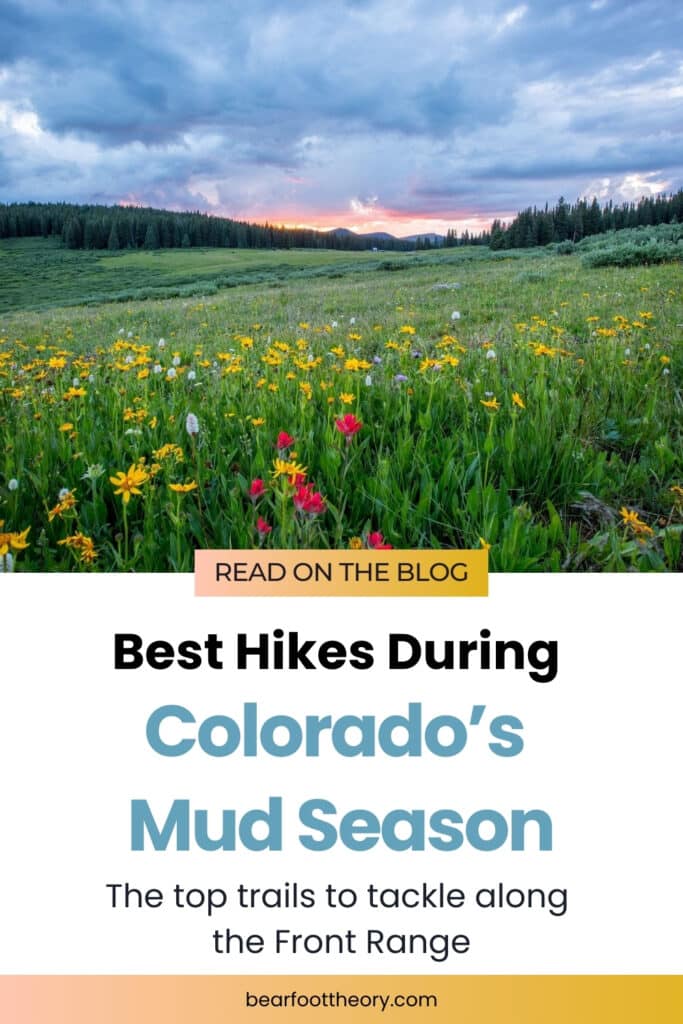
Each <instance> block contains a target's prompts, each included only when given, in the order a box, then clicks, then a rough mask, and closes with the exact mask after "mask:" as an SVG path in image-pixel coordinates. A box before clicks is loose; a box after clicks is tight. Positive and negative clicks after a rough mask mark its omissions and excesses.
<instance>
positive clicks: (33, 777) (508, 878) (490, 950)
mask: <svg viewBox="0 0 683 1024" xmlns="http://www.w3.org/2000/svg"><path fill="white" fill-rule="evenodd" d="M192 588H193V580H192V578H191V577H190V576H164V575H157V576H108V577H98V576H89V577H86V576H78V575H73V576H68V575H53V576H29V575H26V576H21V575H19V574H17V575H15V576H14V577H7V576H5V577H4V578H3V579H2V580H1V581H0V601H1V602H2V637H3V643H2V670H1V671H2V675H1V677H0V680H1V682H0V685H1V696H2V703H1V711H2V733H1V738H0V794H1V801H2V802H1V807H2V819H1V822H0V970H1V971H2V972H4V973H29V974H38V973H76V974H86V973H107V974H114V973H144V974H157V973H159V974H164V973H169V974H171V973H184V974H193V973H219V974H225V973H243V974H244V973H253V974H256V973H274V974H278V973H279V974H286V973H307V974H313V973H397V974H398V973H411V972H412V973H422V974H435V973H440V972H443V973H446V974H455V973H469V974H473V973H546V972H547V973H632V972H633V973H671V972H677V971H679V970H680V968H681V953H680V950H681V945H680V938H679V931H678V929H679V926H680V921H681V919H682V916H683V899H682V896H681V893H682V890H683V887H681V885H680V881H679V875H680V863H681V861H680V858H681V840H682V839H683V835H682V831H681V824H680V822H681V811H680V783H681V761H682V757H681V749H683V748H682V744H681V725H682V722H681V712H682V711H683V700H682V698H681V667H680V666H681V637H680V633H681V614H680V608H681V602H680V597H681V580H680V577H676V576H638V575H623V576H588V575H586V576H579V575H575V576H560V575H554V576H537V575H534V576H520V575H508V576H501V575H498V576H492V577H491V580H490V597H488V598H457V599H413V600H408V599H382V600H380V599H360V598H355V599H353V598H347V599H329V598H328V599H321V600H313V599H242V600H238V599H225V598H206V599H199V598H195V597H194V596H193V593H192ZM277 627H280V628H282V629H284V630H285V631H289V630H297V631H298V632H299V634H300V636H302V637H306V638H310V639H316V640H319V641H320V640H323V639H337V640H341V641H343V642H346V643H347V644H348V643H350V642H351V641H352V640H354V639H368V640H371V641H372V642H373V644H374V646H375V651H376V652H377V653H378V657H377V662H376V665H375V667H374V668H373V669H371V670H370V671H366V672H359V671H354V670H353V669H348V670H347V669H342V670H338V671H335V672H332V671H324V670H318V671H317V672H303V671H299V672H296V673H294V672H290V673H287V672H272V673H257V672H251V671H250V672H240V673H238V672H236V671H234V670H233V667H232V666H233V664H234V662H233V653H232V652H233V641H234V636H235V634H236V633H237V632H240V631H241V632H247V633H250V634H252V635H255V634H256V633H258V632H260V631H264V632H268V631H272V630H273V629H275V628H277ZM484 627H487V628H489V629H490V630H491V632H492V638H493V639H496V638H498V639H517V640H520V641H522V642H523V643H524V644H525V645H528V644H529V643H531V642H532V641H533V640H537V639H542V640H549V639H557V640H558V641H559V673H558V676H557V678H556V679H555V680H554V681H553V682H551V683H548V684H545V685H542V684H538V683H534V682H533V681H531V680H530V679H529V677H528V674H527V673H525V672H506V673H496V672H483V673H477V672H469V673H461V672H458V671H454V672H435V671H430V670H427V669H425V668H416V669H414V670H413V671H411V672H392V673H388V672H387V671H386V669H385V668H384V667H383V665H384V660H385V659H384V651H385V649H386V638H387V636H388V634H389V633H390V632H408V633H413V634H414V635H416V636H418V637H421V638H423V639H427V638H429V639H434V640H443V639H455V640H458V639H476V638H477V636H478V634H479V630H480V629H481V628H484ZM117 631H118V632H137V633H140V634H141V635H142V636H143V637H144V639H145V640H146V641H151V640H155V639H165V640H168V641H171V642H178V641H180V640H182V639H190V638H195V639H199V640H201V639H203V638H204V637H205V635H206V634H207V633H211V632H214V633H217V634H218V635H219V636H220V637H221V638H223V639H224V640H225V652H224V653H225V657H226V669H225V670H224V671H222V672H215V671H210V670H208V669H206V670H203V669H202V670H199V671H193V672H187V671H182V670H180V669H169V670H167V671H163V672H161V671H156V672H155V671H153V670H151V669H147V668H145V669H140V670H138V671H130V672H121V671H119V672H116V671H115V670H114V668H113V636H114V633H115V632H117ZM245 701H256V702H257V703H258V704H259V706H260V710H261V715H262V717H263V716H264V714H278V713H282V714H290V715H293V716H294V717H299V718H303V716H305V715H306V714H332V715H340V714H344V713H349V714H359V715H360V714H376V715H377V716H379V717H385V716H386V715H389V714H394V713H395V714H401V713H405V712H406V711H407V706H408V703H409V702H410V701H419V702H421V703H422V704H423V707H424V711H425V716H426V717H431V716H432V715H436V714H453V715H456V716H461V717H464V718H465V719H467V718H468V716H469V712H470V709H471V706H472V704H475V703H476V704H485V705H486V707H487V717H489V716H490V715H492V714H494V713H496V714H515V715H517V716H519V717H520V718H521V719H522V721H523V723H524V737H525V744H526V745H525V749H524V752H523V753H522V754H521V755H520V756H518V757H515V758H508V759H502V758H497V757H494V756H493V755H492V754H491V753H490V752H489V751H488V750H487V749H486V745H485V743H484V742H482V740H483V736H482V737H481V738H478V736H477V734H476V732H475V734H474V735H473V739H472V741H471V743H470V744H468V747H467V749H466V751H465V752H464V753H462V754H461V755H459V756H458V757H456V758H453V759H440V758H435V757H433V756H431V755H429V754H427V755H425V756H423V757H422V758H419V759H418V758H410V759H409V758H404V759H398V760H397V759H389V758H386V757H384V756H382V755H381V754H380V755H378V756H377V757H375V758H374V759H367V758H365V759H364V758H355V759H347V758H342V757H340V756H339V755H337V754H334V753H328V754H327V755H326V756H324V757H321V758H319V759H317V760H311V759H307V758H305V757H304V756H303V755H302V754H298V755H295V756H293V757H291V758H287V759H278V760H275V759H273V758H271V757H268V756H267V755H263V754H262V755H260V756H259V757H258V758H256V759H250V760H248V761H247V760H244V759H241V757H240V756H238V755H233V756H231V757H228V758H224V759H215V758H210V757H207V756H206V755H205V754H203V753H202V752H201V751H199V750H195V751H193V752H192V753H191V754H189V755H188V756H185V757H180V758H175V759H167V758H163V757H160V756H159V755H158V754H155V753H154V752H153V751H152V750H151V749H150V747H149V746H148V744H147V742H146V739H145V726H146V721H147V717H148V715H149V714H150V712H151V711H152V710H154V709H155V708H156V707H158V706H159V705H161V704H166V703H180V704H183V705H185V706H186V707H188V708H190V709H191V710H192V711H193V713H194V714H195V715H196V716H197V718H198V719H200V718H201V717H204V716H207V715H209V714H227V715H231V716H234V717H238V718H239V712H240V710H241V707H242V704H243V703H244V702H245ZM270 795H278V796H282V797H283V799H284V807H285V811H284V819H285V824H284V835H285V849H284V851H283V852H282V853H272V852H271V853H246V852H237V853H226V852H204V851H194V852H190V853H178V852H172V851H167V852H144V853H132V852H131V851H130V826H129V819H130V801H131V799H133V798H144V799H147V800H149V802H150V805H151V806H152V808H153V809H157V808H158V809H159V816H160V817H161V818H162V819H163V817H164V816H165V813H164V814H162V812H164V811H165V810H167V809H168V807H169V806H170V803H171V801H172V800H173V799H174V798H176V797H177V798H184V797H187V798H189V799H190V800H191V802H192V805H193V806H194V807H203V808H209V809H212V810H214V811H216V812H220V810H221V809H222V808H232V807H235V808H237V809H239V810H242V811H246V810H248V809H250V808H252V807H264V806H265V805H266V802H267V799H268V796H270ZM314 797H324V798H327V799H330V800H332V801H333V802H334V803H336V805H337V808H338V809H339V811H340V812H342V811H346V810H350V809H352V808H368V809H370V810H372V811H374V812H376V813H378V814H379V815H380V816H381V814H382V813H386V812H388V811H389V810H391V809H392V808H396V807H408V808H425V809H426V810H427V811H428V812H431V811H433V810H436V809H438V808H441V807H453V808H455V809H457V810H459V811H460V813H462V814H463V815H469V814H471V813H472V812H474V811H476V810H478V809H480V808H486V807H490V808H495V809H498V810H500V811H502V812H503V813H507V812H509V810H510V809H511V808H526V809H529V808H543V809H545V810H547V811H548V812H549V813H550V815H551V816H552V818H553V823H554V850H553V851H552V852H550V853H538V852H534V851H533V850H530V851H527V852H523V853H512V852H510V851H509V850H508V849H503V850H500V851H497V852H491V853H483V852H477V851H475V850H472V849H470V848H466V847H465V848H463V849H461V850H460V851H457V852H454V853H440V852H437V851H429V852H425V853H418V852H410V853H395V852H391V851H388V850H387V849H386V848H384V847H382V846H381V845H379V846H378V847H376V848H375V849H374V850H372V851H370V852H367V853H356V852H351V851H348V850H345V849H344V848H343V847H342V846H341V844H338V845H337V846H336V847H335V848H334V849H333V850H331V851H329V852H327V853H309V852H307V851H305V850H304V849H303V848H302V847H301V846H300V845H299V843H298V839H297V837H298V835H299V833H300V832H301V831H302V830H301V828H300V827H299V825H298V821H297V815H298V808H299V805H300V804H301V803H302V802H303V801H304V800H306V799H309V798H314ZM126 880H127V881H129V882H130V883H132V884H135V885H138V886H140V887H142V888H146V887H158V888H161V889H162V890H165V891H166V892H167V893H169V895H170V890H171V888H172V886H173V885H174V884H176V883H178V884H180V885H183V886H186V887H197V886H204V887H209V886H220V887H223V888H227V889H234V887H235V886H236V885H237V884H238V883H240V882H243V883H245V884H248V885H252V886H255V887H266V886H274V885H278V884H281V883H282V882H284V881H286V880H288V881H290V882H294V881H298V882H299V883H301V884H302V885H308V886H313V887H316V888H318V889H319V890H321V889H322V888H323V887H324V886H325V885H326V884H327V883H331V884H333V885H335V886H347V887H348V886H351V887H355V888H357V889H358V890H360V891H361V893H363V892H364V889H365V886H366V885H367V884H368V883H369V882H374V883H376V884H381V885H385V886H401V885H404V886H405V885H412V884H419V883H421V882H423V881H426V882H430V883H432V884H433V883H436V882H439V881H443V882H445V883H446V885H447V886H448V887H449V888H451V887H452V888H462V889H464V890H465V891H466V893H467V895H468V901H467V904H466V906H465V907H464V908H463V909H461V910H444V911H434V910H432V911H428V912H424V911H405V910H393V911H390V910H387V911H383V912H379V911H375V912H369V911H367V909H365V908H364V906H363V904H364V897H363V898H362V899H361V900H360V901H359V906H358V907H357V908H356V909H354V910H349V911H336V912H331V911H330V910H328V909H326V907H325V906H324V905H323V901H322V900H321V901H320V905H319V907H318V908H317V909H315V910H301V911H287V910H280V911H261V912H259V911H240V910H238V909H234V908H231V909H230V910H225V911H223V912H221V913H218V914H216V915H215V916H214V917H213V918H212V919H211V920H209V919H208V918H207V917H206V915H205V914H204V912H203V911H200V910H196V911H188V910H186V911H182V912H181V911H178V910H176V909H175V908H174V907H173V906H172V901H171V900H170V898H169V899H167V903H166V905H165V906H164V907H163V908H162V909H158V910H150V909H147V910H133V909H131V910H128V911H124V910H112V909H111V907H110V901H109V895H108V892H107V890H106V889H105V883H108V882H123V881H126ZM498 882H503V883H504V884H505V885H506V886H508V887H522V888H525V887H529V886H533V887H545V888H554V887H566V888H567V889H568V891H569V894H568V907H569V909H568V912H567V913H566V914H565V915H564V916H563V917H553V916H552V915H550V914H549V913H548V911H547V910H527V909H518V910H510V909H508V910H503V911H501V910H495V911H494V910H483V909H478V908H476V907H475V906H474V902H473V898H472V896H473V893H474V892H475V891H476V890H477V889H478V888H480V887H484V886H494V885H497V883H498ZM214 928H219V929H225V928H231V929H232V930H233V931H238V932H241V933H243V934H251V933H261V934H263V935H264V937H265V938H266V940H267V947H266V952H264V953H262V954H261V955H259V956H241V957H240V956H236V955H232V956H225V955H217V954H216V953H214V952H213V948H212V940H211V933H212V931H213V929H214ZM276 928H291V929H292V930H294V931H296V932H344V931H346V930H348V929H351V930H352V931H354V932H356V933H357V935H358V936H359V939H358V946H359V949H360V952H359V954H358V955H355V956H353V955H346V956H330V957H326V956H324V955H317V956H314V955H301V956H297V957H292V956H283V955H280V956H275V955H274V953H273V952H272V941H271V939H272V936H273V934H274V931H275V929H276ZM367 928H379V929H383V930H384V931H385V932H403V933H409V932H420V933H423V934H427V935H430V934H432V933H447V934H451V935H454V934H459V933H465V934H467V935H468V936H469V938H470V942H471V949H470V952H469V953H467V954H466V955H461V956H455V955H452V956H451V957H449V959H448V960H446V961H445V962H444V963H441V964H439V963H435V962H434V961H433V960H432V959H430V958H429V957H428V956H424V955H422V954H419V955H415V956H414V957H410V956H399V955H389V956H386V957H380V956H377V955H374V956H368V955H367V954H366V953H365V950H364V942H363V938H364V933H365V930H366V929H367Z"/></svg>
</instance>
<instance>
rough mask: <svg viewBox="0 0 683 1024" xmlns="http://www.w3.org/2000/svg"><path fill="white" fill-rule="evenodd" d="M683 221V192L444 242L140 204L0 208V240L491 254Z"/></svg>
mask: <svg viewBox="0 0 683 1024" xmlns="http://www.w3.org/2000/svg"><path fill="white" fill-rule="evenodd" d="M682 221H683V189H680V190H679V191H678V192H676V193H673V194H670V195H668V196H665V195H659V196H643V197H642V198H641V199H639V200H638V201H637V202H624V203H622V204H620V205H618V204H615V203H613V202H612V201H610V202H608V203H606V204H603V205H600V203H599V202H598V200H597V199H596V198H593V200H592V201H591V202H589V201H588V200H587V199H579V200H577V202H575V203H573V204H570V203H568V202H567V201H566V200H565V199H564V197H561V198H560V199H559V200H558V202H557V203H556V205H555V206H554V207H552V208H550V207H549V206H548V205H547V204H546V206H545V207H544V208H543V209H539V208H538V207H535V206H534V207H528V208H527V209H526V210H522V211H521V212H520V213H518V214H517V215H516V217H515V218H514V219H513V220H512V221H511V222H510V223H509V224H506V223H503V222H502V221H501V220H499V219H496V220H494V221H493V223H492V224H491V227H490V229H489V230H488V231H482V232H480V233H479V234H472V233H470V232H469V231H465V232H464V233H463V234H462V235H460V236H458V233H457V231H456V230H455V229H454V228H450V229H449V230H448V232H447V233H446V235H445V237H444V238H443V240H439V239H438V238H437V239H436V240H432V238H430V237H427V236H425V237H423V238H417V239H416V240H415V239H411V240H408V239H400V238H389V237H387V236H386V235H382V236H381V237H374V236H373V235H356V234H354V233H353V232H348V231H339V232H335V231H313V230H312V229H309V228H287V227H276V226H275V225H272V224H267V223H266V224H253V223H250V222H248V221H239V220H232V219H230V218H228V217H214V216H213V215H210V214H206V213H173V212H171V211H169V210H155V209H152V208H142V207H137V206H98V205H91V206H87V205H76V204H71V203H6V204H0V238H30V237H43V238H54V237H56V238H58V239H60V240H61V241H62V242H63V244H64V245H66V246H67V247H68V248H69V249H108V250H109V251H110V252H116V251H117V250H120V249H150V250H151V249H179V248H188V249H189V248H197V247H203V248H209V247H218V248H231V249H342V250H362V249H382V250H390V251H408V250H412V249H418V250H422V249H432V248H440V247H442V246H443V247H445V248H453V247H455V246H469V245H489V246H490V247H491V248H492V249H525V248H532V247H535V246H543V245H548V244H550V243H552V242H560V243H561V242H580V241H581V239H582V238H586V237H588V236H589V235H598V234H603V233H605V232H607V231H618V230H619V229H621V228H636V227H648V226H651V225H657V224H670V223H681V222H682Z"/></svg>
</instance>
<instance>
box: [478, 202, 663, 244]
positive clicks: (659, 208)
mask: <svg viewBox="0 0 683 1024" xmlns="http://www.w3.org/2000/svg"><path fill="white" fill-rule="evenodd" d="M681 221H683V189H679V191H678V192H676V193H675V194H671V195H668V196H665V195H659V196H643V197H642V198H641V199H639V200H638V202H625V203H622V204H620V205H616V204H615V203H613V202H611V201H610V202H608V203H606V204H604V205H603V206H601V205H600V203H599V202H598V200H597V199H596V198H593V200H592V201H591V202H588V200H587V199H579V200H578V201H577V202H576V203H574V204H571V205H570V204H569V203H568V202H567V201H566V200H565V199H564V197H560V199H559V200H558V202H557V204H556V205H555V206H554V207H553V208H552V209H549V208H548V206H547V205H546V206H545V208H544V209H542V210H539V209H538V208H537V207H535V206H534V207H533V208H532V207H529V208H528V209H526V210H522V212H521V213H518V214H517V216H516V217H515V218H514V220H512V221H511V222H510V224H503V223H502V222H501V221H500V220H494V221H493V223H492V224H491V230H490V233H489V240H488V244H489V245H490V246H491V248H492V249H528V248H531V247H533V246H538V245H548V244H550V243H551V242H580V241H581V239H582V238H587V237H588V236H589V235H600V234H604V233H605V232H607V231H619V230H621V229H622V228H639V227H650V226H653V225H656V224H672V223H680V222H681Z"/></svg>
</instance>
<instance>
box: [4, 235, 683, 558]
mask: <svg viewBox="0 0 683 1024" xmlns="http://www.w3.org/2000/svg"><path fill="white" fill-rule="evenodd" d="M166 258H167V259H169V258H171V257H170V256H167V257H166ZM183 259H184V260H187V259H188V256H187V255H186V254H184V255H183ZM272 259H273V261H276V260H277V259H278V256H277V255H276V254H273V256H272ZM348 259H352V257H349V258H348ZM58 302H59V297H58V296H56V297H55V303H56V304H57V305H56V306H55V308H51V309H48V308H44V309H42V310H41V311H38V312H23V313H22V312H12V313H7V314H5V315H4V316H2V315H0V432H1V435H2V440H3V446H2V450H3V455H2V461H1V462H0V568H2V569H3V570H4V571H9V570H13V571H55V570H59V571H70V570H75V571H88V572H93V571H138V572H155V571H188V570H190V569H191V568H192V565H193V557H194V550H195V548H257V547H275V548H360V547H369V548H377V549H382V548H389V547H396V548H480V547H482V546H483V547H486V548H487V549H488V551H489V560H490V567H491V569H492V570H499V571H539V570H544V571H549V570H551V571H554V570H564V571H577V570H578V571H615V570H616V571H622V570H680V569H681V538H682V533H683V449H682V447H681V411H682V409H683V400H682V391H681V377H682V372H683V357H682V354H681V338H682V336H683V290H682V287H681V270H680V264H678V263H671V264H662V265H659V266H648V267H642V266H641V267H599V268H595V267H593V268H591V267H587V266H585V265H583V264H581V263H580V262H579V260H578V258H577V257H576V256H574V255H568V256H559V255H545V256H544V257H543V258H538V256H537V255H534V257H533V258H532V257H531V256H527V257H523V258H516V257H515V254H514V253H512V254H511V255H510V256H509V257H508V258H505V259H497V260H493V259H484V258H481V259H479V258H478V259H476V260H470V259H465V258H462V259H458V258H457V256H450V257H448V258H446V257H445V256H444V257H443V258H442V259H440V258H438V256H434V255H432V256H431V257H430V258H429V259H428V260H427V259H425V260H424V261H421V260H420V258H419V256H412V257H406V258H405V260H404V261H396V262H395V264H394V265H392V264H391V263H390V264H388V265H387V266H385V267H382V265H381V261H380V263H379V265H377V261H375V263H374V264H370V263H368V261H367V260H366V259H362V258H359V261H358V264H357V266H356V267H355V268H353V267H352V268H351V270H348V268H347V270H346V271H345V272H344V274H342V275H340V276H338V277H335V274H334V267H333V266H331V270H330V274H329V275H327V276H324V275H322V274H320V275H319V276H317V277H316V278H314V279H305V280H299V279H298V278H297V277H296V276H295V275H293V276H292V277H291V279H278V281H277V282H273V283H269V282H268V281H265V282H257V283H252V284H245V285H243V286H241V287H235V288H228V289H225V290H218V291H217V292H216V294H213V295H209V296H204V297H202V296H193V297H189V298H175V299H172V298H165V299H158V300H154V299H148V300H145V301H130V302H116V303H110V304H106V303H101V304H98V305H88V306H75V307H72V308H68V309H67V308H61V309H60V308H58Z"/></svg>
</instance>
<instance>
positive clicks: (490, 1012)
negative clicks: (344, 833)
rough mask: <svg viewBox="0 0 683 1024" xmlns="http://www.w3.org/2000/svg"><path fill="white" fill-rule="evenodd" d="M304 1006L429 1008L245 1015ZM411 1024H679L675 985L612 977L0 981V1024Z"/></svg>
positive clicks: (661, 979)
mask: <svg viewBox="0 0 683 1024" xmlns="http://www.w3.org/2000/svg"><path fill="white" fill-rule="evenodd" d="M248 993H249V994H250V995H251V998H252V1002H253V1000H258V999H259V997H265V996H268V997H269V998H270V999H272V997H274V996H278V995H280V996H284V995H285V994H287V995H290V996H291V993H297V994H298V996H303V997H307V998H309V999H310V998H311V997H314V996H322V995H323V994H327V995H328V998H334V999H336V1000H337V1001H339V1002H341V1003H343V998H342V997H346V998H347V999H350V997H353V996H356V997H362V996H365V997H367V996H372V995H379V994H381V995H383V996H384V997H385V998H386V997H388V998H389V1000H390V1001H391V1000H394V999H396V998H397V997H401V998H403V997H405V996H420V995H422V996H431V997H434V998H435V999H436V1000H437V1006H436V1007H434V1006H432V1007H429V1006H428V1005H427V1004H424V1005H423V1006H420V1007H415V1008H413V1009H408V1008H405V1007H401V1008H398V1007H393V1008H392V1007H391V1006H390V1005H387V1008H386V1010H385V1012H382V1011H381V1010H380V1008H379V1006H376V1007H375V1008H362V1007H360V1006H353V1005H351V1006H346V1007H344V1006H343V1005H342V1006H341V1008H335V1007H328V1008H324V1007H318V1006H310V1005H309V1006H304V1005H300V1006H297V1007H294V1008H292V1007H291V1006H289V1007H286V1008H279V1007H277V1006H273V1005H270V1006H260V1007H259V1006H256V1007H254V1008H252V1009H250V1008H248V1007H247V1005H246V1003H247V994H248ZM347 1018H353V1019H354V1020H357V1019H359V1018H360V1019H368V1020H369V1019H370V1018H372V1019H373V1020H375V1021H377V1020H381V1019H385V1020H391V1019H392V1018H393V1019H399V1020H411V1021H420V1022H433V1024H442V1022H443V1024H446V1022H448V1024H452V1022H453V1021H456V1020H457V1021H458V1022H459V1024H502V1022H510V1024H549V1022H552V1024H577V1022H580V1024H643V1022H645V1021H648V1022H650V1021H652V1022H656V1024H669V1022H671V1024H674V1022H678V1021H680V1020H681V1019H683V977H681V976H666V975H664V976H656V975H655V976H651V975H648V976H639V975H627V976H613V975H609V976H608V975H577V976H573V975H562V976H545V975H532V976H521V977H509V976H493V977H490V976H468V977H430V976H424V977H423V976H419V977H411V976H399V977H396V976H391V977H374V976H344V977H325V976H320V977H313V976H310V975H309V976H307V977H290V976H282V977H273V976H270V977H249V976H245V977H215V976H202V977H194V976H193V977H170V976H169V977H145V976H140V977H138V976H133V977H127V976H120V977H119V976H106V977H98V976H92V977H91V976H79V977H61V976H50V977H28V976H22V977H0V1020H2V1021H6V1022H7V1024H187V1022H188V1021H190V1022H194V1021H197V1022H200V1024H227V1022H229V1024H247V1022H252V1024H255V1022H257V1021H270V1022H273V1021H281V1022H282V1024H290V1022H292V1021H297V1022H300V1021H311V1022H316V1024H317V1022H318V1021H320V1020H323V1021H332V1020H337V1021H339V1020H346V1019H347Z"/></svg>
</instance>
